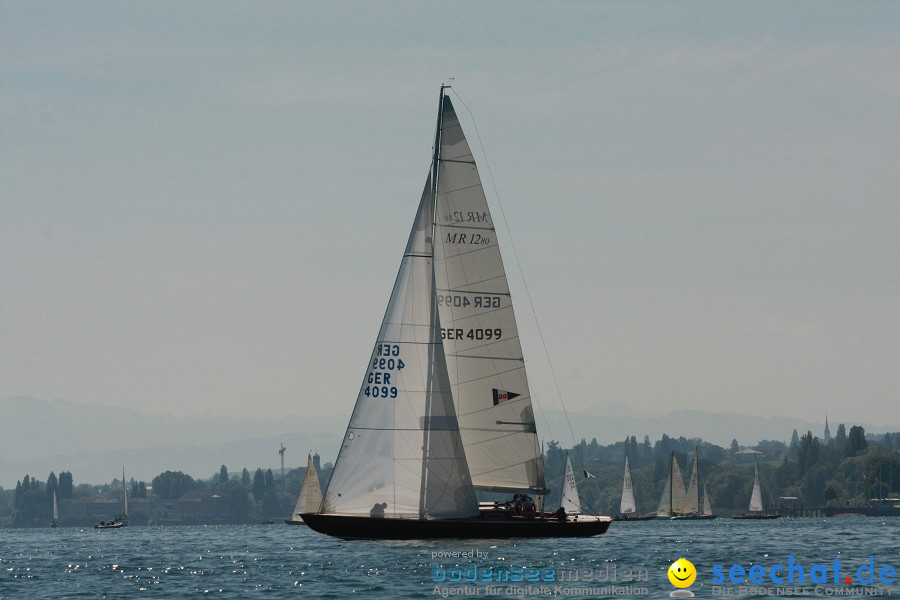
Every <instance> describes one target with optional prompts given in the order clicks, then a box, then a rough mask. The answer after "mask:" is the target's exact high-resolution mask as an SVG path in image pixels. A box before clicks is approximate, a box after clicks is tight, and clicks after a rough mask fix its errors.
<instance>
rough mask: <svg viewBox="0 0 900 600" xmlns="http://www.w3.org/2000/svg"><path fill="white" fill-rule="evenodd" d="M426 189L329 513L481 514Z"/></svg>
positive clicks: (326, 504)
mask: <svg viewBox="0 0 900 600" xmlns="http://www.w3.org/2000/svg"><path fill="white" fill-rule="evenodd" d="M433 195H434V191H433V190H432V186H431V177H429V179H428V182H427V183H426V186H425V191H424V193H423V194H422V200H421V202H420V204H419V210H418V213H417V214H416V219H415V222H414V224H413V228H412V232H411V233H410V236H409V242H408V243H407V246H406V251H405V252H404V255H403V260H402V262H401V265H400V271H399V273H398V274H397V279H396V281H395V283H394V289H393V292H392V293H391V298H390V301H389V303H388V306H387V311H386V312H385V316H384V320H383V322H382V325H381V330H380V331H379V333H378V338H377V340H376V342H375V347H374V349H373V350H372V355H371V357H370V358H369V362H368V367H367V370H366V375H365V377H364V378H363V382H362V385H361V386H360V391H359V395H358V396H357V399H356V406H355V407H354V409H353V415H352V417H351V418H350V424H349V426H348V428H347V432H346V434H345V436H344V440H343V444H342V446H341V449H340V452H339V453H338V458H337V460H336V461H335V467H334V472H333V473H332V476H331V480H330V482H329V484H328V489H327V491H326V493H325V499H324V501H323V503H322V512H324V513H337V514H346V515H359V516H384V517H386V518H419V519H425V518H441V517H445V518H452V517H469V516H475V515H477V514H478V505H477V502H476V499H475V492H474V489H473V487H472V481H471V478H470V476H469V469H468V467H467V465H466V455H465V452H464V450H463V445H462V440H461V439H460V433H459V425H458V422H457V418H456V411H455V408H454V405H453V397H452V395H451V389H450V381H449V377H448V375H447V363H446V359H445V357H444V347H443V344H442V343H441V323H440V318H439V315H438V311H437V306H436V297H435V294H434V268H433V246H432V235H433V222H434V221H433V211H432V205H433Z"/></svg>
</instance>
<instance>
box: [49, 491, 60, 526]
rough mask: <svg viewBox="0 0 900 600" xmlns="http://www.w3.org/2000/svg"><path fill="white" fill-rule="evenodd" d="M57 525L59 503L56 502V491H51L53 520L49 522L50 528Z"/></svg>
mask: <svg viewBox="0 0 900 600" xmlns="http://www.w3.org/2000/svg"><path fill="white" fill-rule="evenodd" d="M57 525H59V503H57V501H56V490H53V519H52V520H51V521H50V527H56V526H57Z"/></svg>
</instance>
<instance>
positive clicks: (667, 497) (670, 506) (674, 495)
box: [656, 450, 687, 517]
mask: <svg viewBox="0 0 900 600" xmlns="http://www.w3.org/2000/svg"><path fill="white" fill-rule="evenodd" d="M686 499H687V492H685V491H684V480H683V479H682V478H681V469H680V468H678V461H677V460H676V459H675V451H674V450H673V451H672V457H671V459H670V460H669V477H668V479H667V480H666V485H665V487H664V488H663V493H662V496H661V497H660V499H659V508H657V509H656V516H657V517H672V516H674V515H676V514H677V511H678V510H680V508H681V507H682V506H684V502H685V500H686Z"/></svg>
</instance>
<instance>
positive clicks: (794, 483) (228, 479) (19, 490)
mask: <svg viewBox="0 0 900 600" xmlns="http://www.w3.org/2000/svg"><path fill="white" fill-rule="evenodd" d="M695 448H697V449H698V450H699V455H700V468H701V472H702V473H703V479H704V482H705V483H706V486H707V490H708V492H709V495H710V498H711V500H712V504H713V507H714V509H716V510H718V511H724V512H725V513H727V512H738V511H742V510H746V508H747V503H748V501H749V498H750V493H751V491H752V487H753V459H752V458H748V455H746V454H741V453H740V451H741V450H742V449H745V448H752V449H754V450H756V451H758V452H760V453H761V454H759V455H758V456H759V468H760V480H761V484H762V490H763V498H764V502H765V503H766V504H767V505H772V506H774V504H775V502H776V499H777V498H778V497H780V496H795V497H797V498H799V499H800V501H801V502H802V503H803V504H805V505H806V506H807V507H818V506H825V505H828V504H841V505H844V504H847V505H861V504H863V503H865V502H866V501H867V500H868V499H869V498H885V497H891V496H894V497H896V496H897V495H898V490H900V432H898V433H887V434H884V435H881V436H866V433H865V430H864V429H863V428H862V427H860V426H852V427H851V428H850V429H849V431H848V430H847V429H846V428H845V426H844V425H843V424H841V425H839V426H838V429H837V432H836V434H835V436H834V437H833V438H831V439H829V440H828V441H827V442H826V441H825V440H824V439H820V438H819V437H817V436H815V435H813V433H812V432H811V431H807V432H806V434H804V435H802V436H801V435H799V434H798V432H797V431H796V430H794V432H793V435H792V437H791V441H790V443H787V444H786V443H784V442H781V441H772V440H762V441H760V442H758V443H757V444H755V445H752V446H742V445H741V444H739V443H738V441H737V440H736V439H735V440H732V443H731V445H730V446H729V447H727V448H725V447H721V446H717V445H715V444H712V443H709V442H704V441H703V440H701V439H699V438H685V437H679V438H674V437H669V436H668V435H665V434H664V435H663V436H662V438H661V439H659V440H657V441H656V442H655V443H651V442H650V439H649V437H648V436H644V439H643V441H642V442H640V443H639V442H638V441H637V439H636V438H635V436H629V437H627V438H626V439H625V440H624V441H620V442H616V443H613V444H608V445H605V446H604V445H600V444H598V443H597V440H596V439H594V440H591V441H590V442H587V441H586V440H584V439H582V440H581V442H579V443H578V444H575V445H574V446H573V447H572V448H570V449H565V448H563V447H562V446H561V445H560V444H559V442H557V441H551V442H549V444H548V448H547V451H546V454H545V472H546V476H547V482H548V485H549V487H550V488H551V490H552V491H551V493H550V495H549V496H548V497H547V499H546V502H545V506H556V505H558V503H559V495H560V492H559V490H560V489H561V487H562V485H561V484H562V478H563V472H564V469H565V457H566V455H567V454H568V456H569V457H570V459H571V460H572V462H573V465H574V467H575V471H576V472H577V473H579V474H582V473H585V472H586V473H589V474H590V476H589V477H583V476H581V475H579V476H578V477H577V479H578V481H579V491H580V495H581V497H582V503H583V505H584V506H585V507H589V508H590V509H591V510H592V511H594V512H597V513H601V514H608V513H615V512H617V510H618V503H619V500H620V498H621V490H622V476H623V464H624V457H625V454H626V453H627V454H628V457H629V461H630V464H631V468H632V472H633V478H634V488H635V494H636V498H637V502H638V507H639V512H642V513H645V512H652V511H654V510H655V509H656V506H657V504H658V502H659V497H660V494H661V493H662V488H663V486H664V484H665V481H666V478H667V476H668V473H669V460H670V456H671V455H672V453H673V452H674V454H675V456H676V459H677V460H678V462H679V464H680V465H681V467H682V470H683V472H684V473H685V475H687V474H688V471H689V468H690V461H691V460H692V456H693V452H694V449H695ZM316 461H317V462H318V456H317V457H316ZM317 470H318V471H319V476H320V479H321V483H322V486H323V488H324V486H325V485H326V484H327V480H328V478H329V476H330V473H331V465H330V464H326V465H325V468H324V469H323V468H322V467H321V465H317ZM305 473H306V468H305V467H302V468H298V469H294V470H292V471H290V472H289V473H288V474H287V475H286V477H285V480H284V481H277V482H276V478H275V475H274V473H273V472H272V469H267V470H263V469H261V468H257V469H256V471H255V472H254V473H253V474H252V475H251V473H250V471H249V470H248V469H246V468H244V469H243V470H242V471H241V473H240V475H237V474H230V473H229V471H228V469H227V467H226V466H225V465H222V466H221V468H220V469H219V472H218V473H216V474H214V475H212V476H211V477H209V478H207V479H200V478H198V479H195V478H193V477H191V476H190V475H188V474H186V473H183V472H181V471H164V472H162V473H160V474H159V475H157V476H156V477H154V478H153V480H152V481H151V482H150V484H149V485H148V484H147V483H146V482H144V481H135V480H131V481H130V482H128V494H129V498H135V499H142V500H147V501H151V502H153V503H156V504H155V505H161V506H162V507H163V508H162V509H161V511H162V512H160V509H157V512H158V514H160V515H162V516H163V517H165V516H166V515H168V512H167V511H168V508H167V507H169V506H171V505H172V503H174V502H176V501H178V500H179V499H180V498H182V497H184V496H185V494H188V493H189V492H210V493H211V494H214V495H215V496H216V497H217V498H218V499H219V502H220V504H221V503H224V504H225V505H226V506H227V507H228V511H227V513H226V514H227V515H228V518H229V519H230V520H232V521H235V522H244V521H248V520H252V519H259V518H264V519H268V518H282V517H285V516H287V515H288V514H289V513H290V510H291V507H292V503H293V502H294V501H295V499H296V497H297V496H298V495H299V493H300V486H301V484H302V480H303V477H304V476H305ZM122 488H123V486H122V482H121V481H120V480H117V479H114V480H113V481H112V482H110V483H108V484H102V485H92V484H86V483H82V484H78V485H75V484H74V482H73V476H72V473H71V472H69V471H62V472H60V474H59V475H58V476H57V475H56V474H55V473H54V472H51V473H50V475H49V476H48V477H47V480H46V482H44V481H40V480H38V479H37V478H35V477H31V476H30V475H25V477H23V479H22V480H20V481H19V482H17V484H16V488H15V490H4V489H3V488H0V525H7V526H46V525H47V523H48V520H49V515H50V514H51V511H52V502H53V493H54V492H56V496H57V499H58V500H59V501H60V502H63V501H66V500H73V499H77V498H98V497H99V498H107V499H109V498H112V499H116V500H119V501H121V495H122ZM145 517H146V520H150V517H149V516H146V515H145ZM140 520H141V519H138V521H140Z"/></svg>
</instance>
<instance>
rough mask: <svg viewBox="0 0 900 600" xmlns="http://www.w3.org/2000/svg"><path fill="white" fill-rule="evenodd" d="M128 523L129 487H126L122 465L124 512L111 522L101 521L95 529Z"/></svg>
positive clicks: (122, 525)
mask: <svg viewBox="0 0 900 600" xmlns="http://www.w3.org/2000/svg"><path fill="white" fill-rule="evenodd" d="M126 525H128V488H127V487H125V467H122V514H121V515H119V516H117V517H116V518H115V519H113V520H112V521H110V522H109V523H107V522H105V521H100V522H99V523H97V524H96V525H94V529H120V528H122V527H125V526H126Z"/></svg>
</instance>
